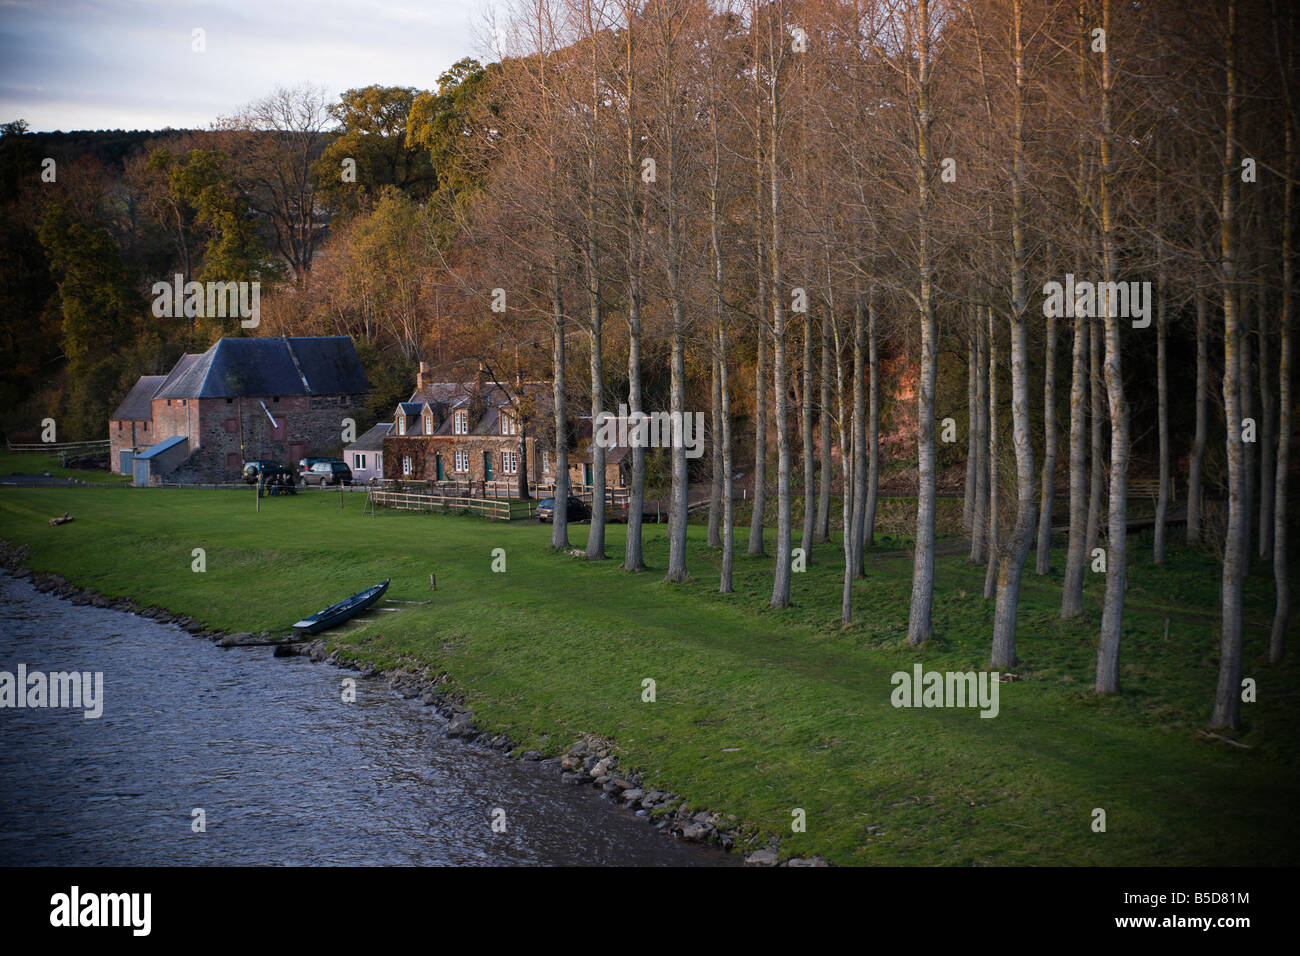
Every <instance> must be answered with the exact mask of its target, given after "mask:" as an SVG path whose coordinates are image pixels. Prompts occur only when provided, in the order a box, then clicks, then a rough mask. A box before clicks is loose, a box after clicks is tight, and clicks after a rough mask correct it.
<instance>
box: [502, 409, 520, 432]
mask: <svg viewBox="0 0 1300 956" xmlns="http://www.w3.org/2000/svg"><path fill="white" fill-rule="evenodd" d="M518 432H519V426H518V424H516V422H515V416H514V415H512V414H511V413H510V412H508V411H506V410H505V409H502V410H501V434H503V435H515V434H518Z"/></svg>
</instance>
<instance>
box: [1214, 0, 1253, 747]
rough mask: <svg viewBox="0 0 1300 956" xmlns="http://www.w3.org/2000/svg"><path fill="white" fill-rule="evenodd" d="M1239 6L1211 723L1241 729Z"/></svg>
mask: <svg viewBox="0 0 1300 956" xmlns="http://www.w3.org/2000/svg"><path fill="white" fill-rule="evenodd" d="M1236 33H1237V5H1236V0H1228V23H1227V38H1226V43H1225V46H1226V48H1227V49H1226V53H1227V56H1226V58H1225V59H1226V70H1225V73H1226V79H1227V83H1226V86H1227V104H1226V109H1225V122H1224V127H1225V128H1224V137H1223V142H1224V147H1223V152H1224V156H1223V178H1222V186H1221V192H1222V197H1223V211H1222V213H1221V214H1220V216H1219V245H1220V250H1221V252H1220V274H1221V275H1222V277H1223V414H1224V420H1225V422H1226V424H1227V432H1228V434H1227V456H1228V529H1227V533H1226V535H1225V537H1224V542H1223V585H1222V601H1223V620H1222V623H1221V625H1220V632H1219V681H1218V686H1217V687H1216V688H1215V693H1214V712H1213V713H1212V714H1211V715H1210V726H1211V727H1223V728H1227V729H1230V730H1237V729H1239V728H1240V727H1241V637H1242V634H1241V582H1242V577H1243V576H1244V572H1245V568H1244V563H1245V553H1244V552H1245V550H1246V548H1245V534H1244V532H1243V530H1242V525H1243V523H1244V521H1243V518H1244V515H1243V510H1244V509H1243V507H1242V504H1243V502H1242V485H1243V478H1244V474H1243V468H1242V457H1243V456H1242V447H1241V445H1242V442H1241V381H1240V369H1239V367H1238V363H1239V358H1240V356H1239V355H1238V344H1239V341H1240V329H1239V327H1238V316H1237V301H1236V296H1237V288H1236V282H1237V237H1236V231H1235V230H1236V226H1235V221H1234V220H1235V216H1236V196H1235V195H1234V192H1233V179H1234V178H1235V175H1236V169H1237V156H1236V139H1237V62H1236V61H1237V37H1236Z"/></svg>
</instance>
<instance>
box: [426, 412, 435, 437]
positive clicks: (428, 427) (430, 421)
mask: <svg viewBox="0 0 1300 956" xmlns="http://www.w3.org/2000/svg"><path fill="white" fill-rule="evenodd" d="M424 433H425V434H426V435H432V434H433V416H432V415H425V416H424Z"/></svg>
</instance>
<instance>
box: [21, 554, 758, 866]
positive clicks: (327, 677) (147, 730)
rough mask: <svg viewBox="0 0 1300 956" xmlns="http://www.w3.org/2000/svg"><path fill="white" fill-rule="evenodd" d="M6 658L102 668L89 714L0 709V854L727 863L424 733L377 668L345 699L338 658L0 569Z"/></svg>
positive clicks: (307, 861)
mask: <svg viewBox="0 0 1300 956" xmlns="http://www.w3.org/2000/svg"><path fill="white" fill-rule="evenodd" d="M20 663H21V664H24V665H26V668H27V671H28V673H29V674H30V673H32V672H35V671H41V672H45V673H48V672H54V671H73V670H76V671H89V672H102V673H103V701H102V704H103V714H102V716H100V717H98V718H97V719H90V720H88V719H86V718H85V717H84V716H83V710H81V709H77V710H73V709H55V708H44V709H32V708H4V709H0V864H18V865H25V864H46V865H81V866H100V865H126V866H147V865H236V864H245V865H247V864H274V865H281V864H283V865H350V866H359V865H407V864H413V865H521V864H532V865H569V864H616V865H637V866H692V865H729V864H730V865H734V864H737V863H739V862H740V860H739V859H738V858H737V857H736V856H732V855H728V854H724V853H722V852H721V851H717V850H712V849H705V848H701V847H694V846H689V845H685V844H681V843H679V842H678V841H676V840H673V839H672V838H670V837H667V836H665V835H663V834H661V833H659V832H658V831H657V830H655V829H654V828H653V827H651V826H649V825H648V824H647V823H646V822H645V821H644V820H638V819H636V818H635V817H634V816H633V815H632V814H631V813H630V812H629V811H627V810H624V809H620V808H618V807H616V806H614V805H613V804H612V803H609V802H608V801H606V800H603V799H602V798H601V797H600V796H599V795H598V793H597V792H596V791H595V790H594V789H592V788H590V787H581V788H575V787H571V786H566V785H564V784H561V783H560V782H559V779H558V777H556V776H555V775H552V774H549V773H546V772H544V771H542V770H541V769H540V768H539V767H538V766H537V765H536V764H534V763H529V762H526V761H521V760H511V759H510V758H508V757H506V756H504V755H502V754H498V753H495V752H493V751H491V750H488V749H486V748H481V747H477V746H473V745H466V744H464V743H462V742H460V741H456V740H450V739H447V738H445V737H443V736H441V734H440V733H439V732H438V728H439V727H440V725H441V723H442V718H440V717H438V716H437V714H436V713H435V712H434V710H433V708H431V707H421V706H419V703H418V701H414V700H402V699H401V697H400V696H399V695H398V694H397V693H396V692H394V691H392V690H391V689H390V688H389V687H388V685H387V683H386V682H384V681H382V680H378V679H376V680H362V679H357V684H356V687H357V700H356V702H355V703H344V702H343V701H342V699H341V694H340V682H341V681H342V679H343V678H344V677H354V678H355V677H357V675H356V673H355V672H353V671H343V670H339V669H336V668H334V667H332V666H330V665H328V664H313V663H311V662H310V661H308V660H307V659H306V658H304V657H283V658H276V657H272V652H271V648H230V649H222V648H219V647H217V646H216V645H214V644H212V643H210V642H208V641H206V640H203V639H201V638H197V637H194V636H193V635H190V634H188V633H186V632H185V631H182V630H180V629H179V628H176V627H173V626H171V625H165V624H158V623H155V622H153V621H149V620H146V619H144V618H141V617H138V616H136V615H134V614H127V613H123V612H120V611H112V610H107V609H100V608H95V607H91V606H88V605H77V604H73V603H71V602H68V601H64V600H62V599H59V598H55V597H52V596H50V595H48V594H42V593H41V592H39V591H37V590H35V589H34V588H33V587H31V586H30V585H29V584H28V583H27V582H26V581H22V580H18V579H15V578H13V577H10V576H8V575H5V574H2V573H0V671H7V672H9V673H11V674H16V673H17V669H18V665H19V664H20ZM200 808H201V809H202V810H203V812H204V819H205V832H198V833H196V832H194V823H195V821H196V820H197V819H198V818H197V817H196V816H195V815H194V813H193V811H194V810H195V809H200ZM498 810H502V811H504V814H501V813H497V812H496V811H498ZM494 819H495V820H496V821H497V822H498V827H497V829H498V830H500V829H501V826H500V824H501V823H502V822H504V832H494V829H493V826H492V824H493V821H494Z"/></svg>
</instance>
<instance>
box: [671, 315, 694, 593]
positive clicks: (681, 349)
mask: <svg viewBox="0 0 1300 956" xmlns="http://www.w3.org/2000/svg"><path fill="white" fill-rule="evenodd" d="M672 298H673V302H672V317H673V332H672V358H671V360H670V361H671V365H672V384H671V386H670V395H671V398H670V406H671V408H670V410H671V412H672V413H673V419H674V420H677V419H678V416H682V417H684V416H685V415H686V408H685V400H686V331H685V322H686V317H685V315H684V314H683V311H682V300H681V298H680V296H678V295H676V294H674V295H673V296H672ZM688 490H689V489H688V486H687V483H686V446H685V444H684V443H682V442H674V443H673V448H672V491H671V495H672V497H671V499H670V500H669V506H668V574H667V575H666V580H668V581H673V582H681V581H685V580H686V522H687V519H688V518H689V515H688V514H687V511H686V508H687V504H688V499H687V493H688Z"/></svg>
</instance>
